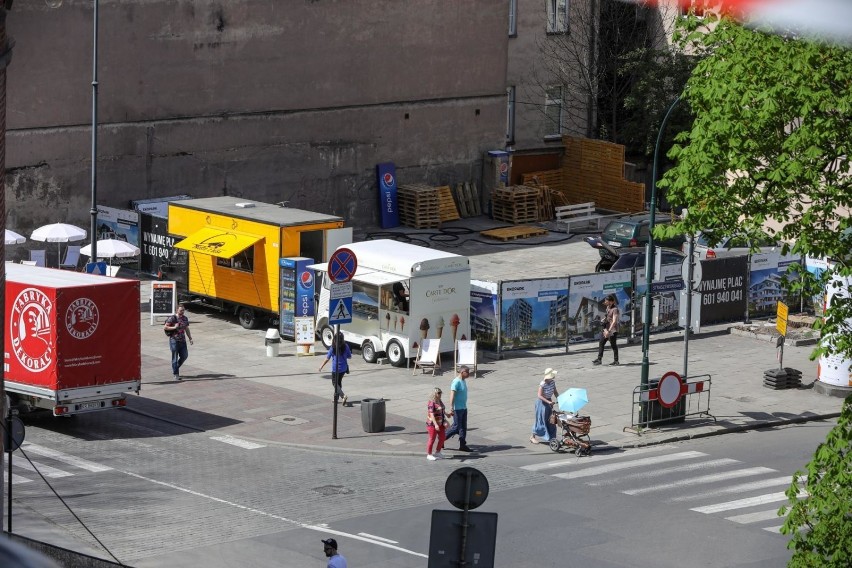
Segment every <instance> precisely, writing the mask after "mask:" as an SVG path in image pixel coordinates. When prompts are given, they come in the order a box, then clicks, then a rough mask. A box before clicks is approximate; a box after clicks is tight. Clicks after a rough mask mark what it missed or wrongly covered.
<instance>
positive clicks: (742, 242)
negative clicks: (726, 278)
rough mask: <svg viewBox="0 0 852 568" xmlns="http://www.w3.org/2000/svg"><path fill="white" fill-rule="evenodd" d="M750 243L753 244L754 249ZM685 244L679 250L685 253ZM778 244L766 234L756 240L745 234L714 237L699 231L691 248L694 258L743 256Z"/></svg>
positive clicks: (765, 250) (771, 248) (767, 250)
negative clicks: (693, 246)
mask: <svg viewBox="0 0 852 568" xmlns="http://www.w3.org/2000/svg"><path fill="white" fill-rule="evenodd" d="M752 245H755V248H754V249H753V248H752ZM687 246H688V245H687V244H686V243H684V244H683V246H682V247H681V251H683V252H684V253H685V252H686V250H687ZM780 246H781V244H780V243H778V242H777V241H775V240H774V239H772V238H770V237H768V236H764V237H763V238H759V239H757V240H752V239H749V238H748V237H747V236H745V235H733V236H727V237H719V238H714V236H713V234H712V233H709V232H700V233H698V235H697V236H696V237H695V248H694V249H693V250H694V252H695V257H696V258H700V259H704V258H725V257H728V256H743V255H746V254H749V253H750V252H771V251H773V250H775V249H776V248H779V247H780Z"/></svg>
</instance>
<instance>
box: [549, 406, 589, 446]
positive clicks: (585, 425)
mask: <svg viewBox="0 0 852 568" xmlns="http://www.w3.org/2000/svg"><path fill="white" fill-rule="evenodd" d="M553 416H555V417H556V425H557V426H561V427H562V437H561V438H560V437H559V436H557V437H555V438H551V440H550V449H551V450H553V451H554V452H558V451H559V449H560V448H561V447H562V446H566V447H567V448H568V449H569V450H570V451H573V452H574V453H576V454H577V455H578V456H587V455H589V454H590V453H592V441H591V439H590V438H589V430H591V428H592V419H591V418H589V417H588V416H580V415H579V414H573V413H571V412H556V411H554V412H553V414H552V415H551V417H553Z"/></svg>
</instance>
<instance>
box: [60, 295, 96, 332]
mask: <svg viewBox="0 0 852 568" xmlns="http://www.w3.org/2000/svg"><path fill="white" fill-rule="evenodd" d="M99 320H100V313H99V312H98V306H97V305H95V303H94V302H93V301H92V300H90V299H89V298H78V299H76V300H74V301H73V302H71V305H70V306H68V309H67V310H65V329H67V330H68V333H69V334H70V335H71V337H73V338H75V339H86V338H87V337H90V336H91V335H92V334H93V333H95V330H96V329H98V321H99Z"/></svg>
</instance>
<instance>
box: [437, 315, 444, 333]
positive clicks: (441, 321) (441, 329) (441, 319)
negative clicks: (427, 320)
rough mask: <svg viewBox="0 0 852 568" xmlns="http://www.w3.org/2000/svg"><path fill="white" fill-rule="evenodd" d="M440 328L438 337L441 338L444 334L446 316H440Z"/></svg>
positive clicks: (438, 326)
mask: <svg viewBox="0 0 852 568" xmlns="http://www.w3.org/2000/svg"><path fill="white" fill-rule="evenodd" d="M436 327H437V328H438V339H441V336H442V335H444V317H443V316H438V324H437V325H436Z"/></svg>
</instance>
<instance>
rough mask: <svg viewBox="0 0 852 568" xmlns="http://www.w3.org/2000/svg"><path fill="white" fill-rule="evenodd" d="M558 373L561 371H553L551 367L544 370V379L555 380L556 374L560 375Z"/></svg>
mask: <svg viewBox="0 0 852 568" xmlns="http://www.w3.org/2000/svg"><path fill="white" fill-rule="evenodd" d="M558 372H559V371H556V370H555V369H551V368H550V367H548V368H547V369H545V370H544V378H545V379H555V378H556V373H558Z"/></svg>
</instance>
